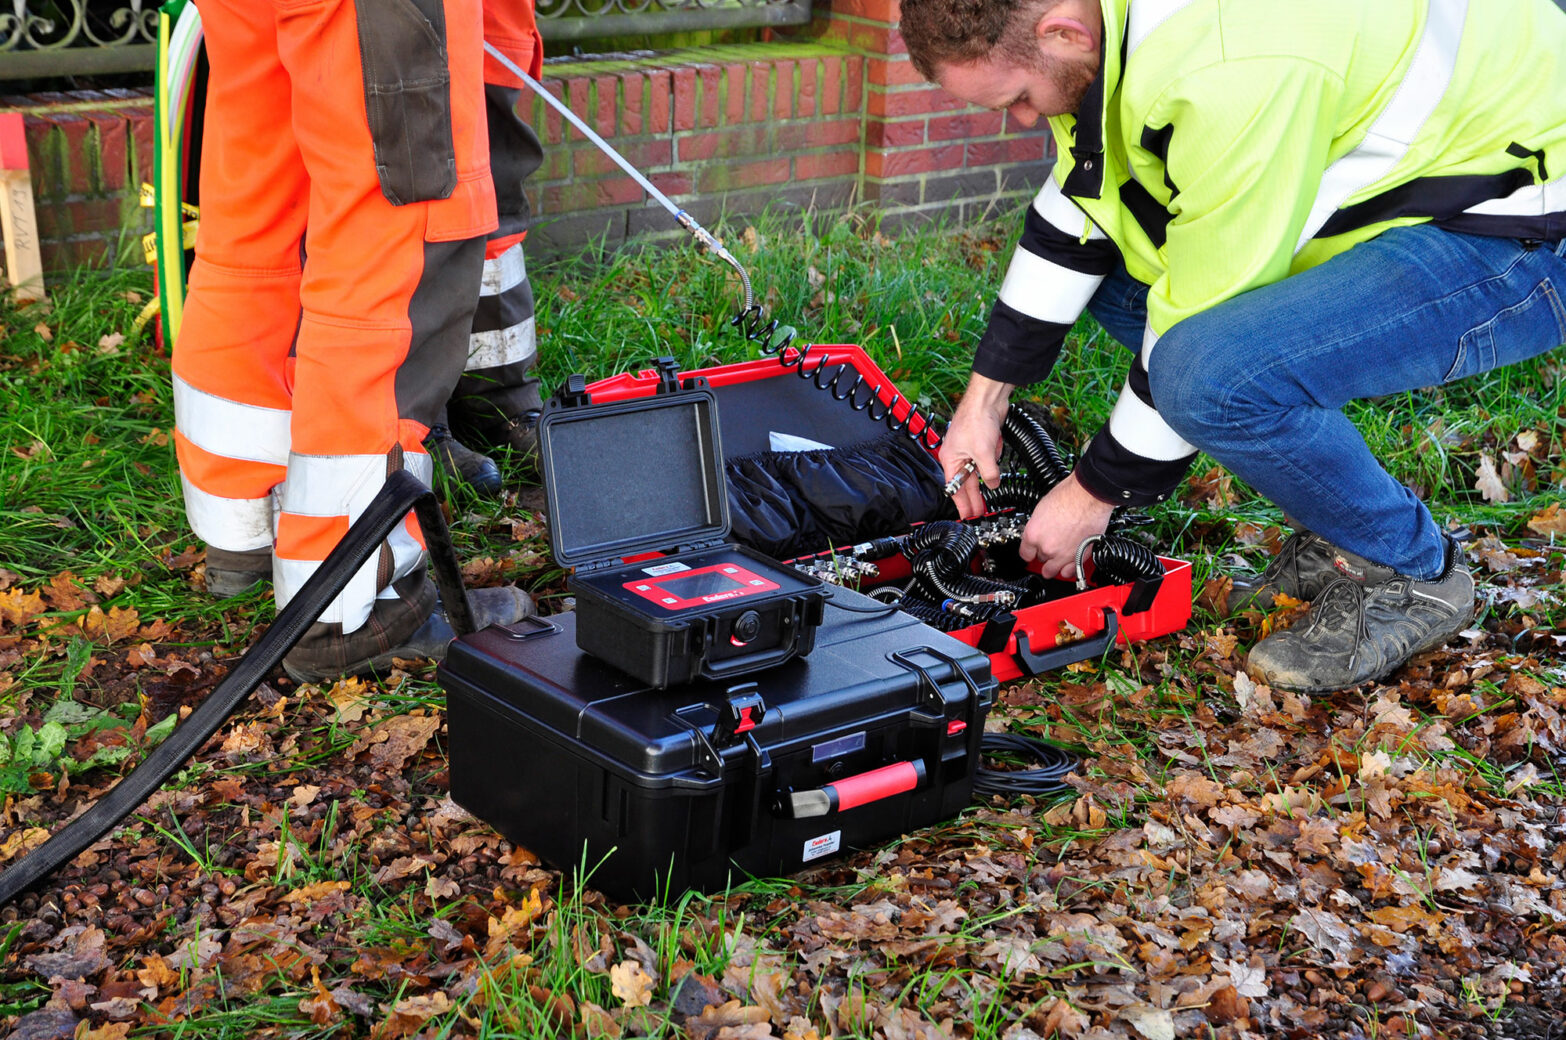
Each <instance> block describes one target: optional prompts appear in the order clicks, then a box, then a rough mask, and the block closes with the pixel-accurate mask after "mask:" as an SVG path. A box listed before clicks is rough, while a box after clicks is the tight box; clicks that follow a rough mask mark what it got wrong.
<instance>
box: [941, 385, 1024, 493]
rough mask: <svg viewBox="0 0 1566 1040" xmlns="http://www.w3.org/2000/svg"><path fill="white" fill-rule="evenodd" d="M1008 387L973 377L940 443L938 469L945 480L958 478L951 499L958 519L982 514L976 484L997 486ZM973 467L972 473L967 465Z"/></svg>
mask: <svg viewBox="0 0 1566 1040" xmlns="http://www.w3.org/2000/svg"><path fill="white" fill-rule="evenodd" d="M1011 391H1012V387H1011V384H1009V383H998V382H996V381H995V380H993V379H989V378H986V377H985V376H981V375H977V374H975V375H974V376H972V377H971V378H970V379H969V380H968V389H967V390H966V391H965V392H964V393H963V395H962V401H961V403H959V404H958V405H957V413H956V414H955V415H953V416H952V422H951V425H950V426H948V427H947V428H946V437H945V438H944V439H943V440H942V441H941V450H940V460H941V469H942V471H943V472H944V473H945V474H946V479H947V480H952V479H954V478H956V477H958V476H959V475H960V476H961V478H962V482H961V484H960V485H959V486H958V488H957V491H956V492H955V493H954V494H953V495H952V501H953V502H954V503H956V506H957V513H958V515H959V516H961V517H963V518H964V519H967V518H969V517H974V516H982V515H983V514H984V496H983V495H982V494H981V493H980V491H979V481H980V480H982V481H984V483H986V484H988V485H989V486H990V487H995V486H997V485H998V484H999V483H1000V453H1001V423H1002V422H1004V421H1005V419H1006V404H1007V401H1008V400H1009V399H1010V397H1011ZM970 462H971V463H972V464H973V467H972V469H970V468H969V465H968V464H969V463H970Z"/></svg>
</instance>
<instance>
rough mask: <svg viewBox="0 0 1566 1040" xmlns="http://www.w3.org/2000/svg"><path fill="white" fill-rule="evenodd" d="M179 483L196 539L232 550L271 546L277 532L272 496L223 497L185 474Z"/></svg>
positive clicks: (245, 550) (246, 550) (186, 512)
mask: <svg viewBox="0 0 1566 1040" xmlns="http://www.w3.org/2000/svg"><path fill="white" fill-rule="evenodd" d="M180 485H181V486H182V487H183V488H184V491H185V516H186V517H187V518H189V520H190V529H191V530H192V531H194V532H196V537H197V538H200V539H201V540H202V541H203V542H206V543H207V544H208V545H215V546H217V547H218V548H219V549H227V550H228V551H229V552H249V551H250V550H252V549H266V548H269V547H270V546H271V544H272V536H273V534H274V531H273V528H272V515H273V502H272V496H271V495H263V496H261V497H260V498H222V497H220V496H218V495H213V494H209V493H208V492H205V491H203V490H201V489H200V488H198V487H197V486H196V485H194V484H192V483H191V482H190V480H189V479H188V478H186V477H185V476H183V475H181V476H180Z"/></svg>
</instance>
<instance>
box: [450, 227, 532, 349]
mask: <svg viewBox="0 0 1566 1040" xmlns="http://www.w3.org/2000/svg"><path fill="white" fill-rule="evenodd" d="M479 297H480V299H481V300H483V299H486V298H488V299H495V298H497V297H501V298H508V299H506V300H505V302H506V303H507V304H509V305H510V306H512V307H515V308H516V309H517V310H521V309H523V308H524V307H525V309H526V312H527V316H526V317H525V318H524V319H523V320H522V321H519V322H517V323H516V324H514V325H508V326H506V327H505V328H503V329H485V330H484V331H475V332H474V333H473V334H472V335H471V336H469V337H468V360H467V363H466V364H465V365H464V366H463V369H464V370H465V371H468V372H477V371H481V370H483V369H487V368H499V367H500V366H502V365H514V364H517V363H518V362H522V361H531V360H533V359H534V358H535V357H537V356H538V333H537V328H536V323H535V322H534V319H533V290H532V287H531V286H530V285H529V284H528V280H527V262H526V259H525V258H524V257H523V255H522V243H520V242H515V243H513V244H512V245H510V246H509V247H507V248H506V250H505V252H503V253H501V254H500V255H499V256H497V257H493V258H489V259H486V260H485V261H484V275H483V280H482V282H481V283H480V286H479ZM481 306H482V304H481Z"/></svg>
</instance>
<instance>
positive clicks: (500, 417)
mask: <svg viewBox="0 0 1566 1040" xmlns="http://www.w3.org/2000/svg"><path fill="white" fill-rule="evenodd" d="M447 408H448V409H449V411H450V414H451V426H452V429H454V430H456V431H457V432H458V435H459V436H461V437H462V439H463V440H465V441H467V442H468V443H469V444H476V445H479V446H481V447H483V448H484V450H486V451H489V452H493V453H494V454H495V455H496V457H497V458H498V459H499V460H500V461H501V463H502V464H503V465H504V466H505V467H506V469H507V472H508V474H515V475H516V476H518V477H520V478H521V479H522V480H523V481H526V482H532V481H534V480H536V479H537V477H538V473H539V467H538V416H539V413H540V411H541V410H542V408H543V402H542V400H541V399H540V392H539V386H538V377H537V376H535V375H533V362H532V361H531V360H529V361H527V362H523V363H518V364H515V365H508V366H504V367H501V368H494V369H486V370H481V371H475V372H465V373H463V375H462V378H461V379H460V380H458V382H457V390H456V392H454V393H453V394H452V395H451V400H450V402H448V404H447Z"/></svg>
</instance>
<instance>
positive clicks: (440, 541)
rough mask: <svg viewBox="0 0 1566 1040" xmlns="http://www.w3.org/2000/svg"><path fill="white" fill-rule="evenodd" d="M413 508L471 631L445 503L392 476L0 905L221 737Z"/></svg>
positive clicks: (457, 614)
mask: <svg viewBox="0 0 1566 1040" xmlns="http://www.w3.org/2000/svg"><path fill="white" fill-rule="evenodd" d="M410 508H411V509H413V510H414V511H415V512H416V513H418V517H419V524H420V526H421V527H422V528H423V531H424V541H425V544H426V546H428V547H429V550H430V557H431V559H432V561H433V563H434V565H435V577H436V583H437V585H438V586H439V588H440V593H441V599H442V602H443V603H444V605H445V609H446V613H447V616H448V618H449V619H450V621H451V626H452V628H453V630H455V631H456V632H457V634H458V635H465V634H467V633H468V632H471V631H472V629H473V625H472V615H471V613H470V612H469V610H468V602H467V594H466V593H465V592H464V591H463V589H462V575H461V572H460V571H459V569H458V567H457V561H456V557H455V555H454V554H453V552H452V548H451V535H450V532H449V531H448V530H447V528H446V520H445V517H444V516H442V515H441V511H440V504H439V503H438V502H437V501H436V499H435V495H434V494H433V493H432V492H431V491H430V489H429V488H427V487H425V486H424V485H423V483H421V482H420V481H419V479H418V478H417V477H415V476H413V475H412V474H411V473H408V472H407V471H405V470H404V471H399V472H397V473H393V474H392V475H391V476H390V477H388V478H387V480H386V483H385V485H384V486H383V487H382V488H381V490H380V492H379V493H378V494H376V496H375V498H374V499H373V500H371V502H370V504H369V506H368V507H366V509H365V511H364V514H363V515H362V516H360V517H359V519H358V520H356V521H354V523H353V526H351V527H349V528H348V532H347V534H345V535H344V536H343V540H342V541H341V542H339V543H338V544H337V547H336V548H335V549H333V550H332V551H331V553H330V554H329V555H328V556H327V557H326V560H325V562H323V563H322V564H321V566H320V567H318V568H316V571H315V573H314V574H312V575H311V576H310V579H309V580H308V581H306V582H305V583H304V586H303V587H302V588H300V590H299V592H298V594H297V595H295V596H294V598H293V600H292V601H290V602H289V604H288V606H286V607H284V608H283V609H282V610H281V611H279V612H278V615H277V619H276V620H275V621H273V622H272V626H271V627H270V628H268V629H267V630H266V634H265V635H263V636H262V637H261V638H260V639H258V640H257V641H256V645H255V646H253V647H251V648H250V651H249V652H248V653H246V654H245V656H244V657H242V658H240V660H239V663H238V664H236V665H235V666H234V670H233V671H231V672H229V673H228V675H227V676H226V677H225V678H224V679H223V681H222V682H221V683H219V684H218V686H217V689H215V690H213V691H212V693H211V694H210V695H208V697H207V699H206V700H204V701H202V702H201V704H200V705H199V706H198V707H197V708H196V709H195V710H194V711H192V712H191V713H190V715H189V716H187V717H186V719H185V721H184V722H183V723H181V724H180V726H179V728H178V729H176V730H175V731H174V732H173V733H172V734H170V735H169V737H168V738H167V739H166V740H164V741H163V743H161V744H159V745H158V746H157V747H156V748H154V749H153V750H152V753H151V754H149V755H148V756H147V758H146V760H145V761H144V762H142V763H141V765H139V766H137V767H136V768H135V769H133V770H131V772H130V774H129V775H127V776H125V777H122V778H121V779H120V781H119V783H117V784H115V785H114V786H113V787H112V788H110V790H109V793H108V794H106V795H104V796H103V797H102V798H99V799H98V800H97V801H96V802H94V803H93V805H92V807H91V808H89V809H88V810H87V811H86V812H84V813H82V814H81V815H80V816H78V817H77V818H76V819H74V820H72V821H71V822H70V823H68V824H66V825H65V827H64V828H63V829H62V830H61V831H60V832H59V833H57V834H55V835H54V836H53V837H51V838H50V839H49V840H48V841H46V842H44V843H43V844H42V845H41V846H39V847H38V848H37V849H36V850H34V851H33V852H32V853H30V854H28V855H27V856H25V857H23V858H22V859H21V860H19V861H18V862H16V863H14V864H12V865H11V867H10V868H9V869H8V870H6V872H5V873H4V874H0V905H4V904H6V903H9V902H10V901H11V900H12V899H15V898H16V897H17V896H19V895H21V894H22V893H23V892H25V891H26V890H27V889H29V888H31V887H32V886H33V885H35V884H36V883H38V882H39V881H41V880H43V879H44V878H45V877H47V876H48V875H50V874H52V873H54V871H55V870H57V869H59V868H60V867H61V866H62V865H64V864H65V863H66V862H68V861H69V860H71V859H74V858H75V857H76V855H77V853H79V852H81V851H82V850H83V849H85V848H87V846H89V845H91V844H92V843H93V842H95V841H97V840H98V839H99V838H101V837H103V836H104V835H105V834H107V833H108V832H109V831H111V830H113V829H114V827H115V825H117V824H118V823H119V822H120V821H121V820H123V819H124V818H125V817H127V816H129V815H130V814H131V813H132V812H133V811H134V810H135V809H136V807H137V806H138V805H140V804H141V803H142V802H144V801H146V800H147V798H148V796H149V795H151V794H152V793H153V792H154V791H155V790H157V789H158V788H159V787H161V786H162V785H163V782H164V781H165V780H167V779H168V778H169V777H170V776H171V775H173V773H174V771H175V770H177V769H179V767H180V766H182V765H183V764H184V763H185V761H186V759H188V758H190V756H191V755H193V754H195V752H196V750H197V749H198V748H200V747H201V745H202V744H204V743H206V741H207V739H208V738H209V737H211V736H212V734H214V733H216V732H217V731H218V727H219V726H221V725H223V723H224V722H226V721H227V720H228V717H229V716H230V715H232V714H233V713H234V710H235V709H236V708H238V707H239V704H240V702H241V701H243V700H244V699H245V698H246V697H247V696H249V695H250V691H252V690H254V689H255V688H256V687H257V686H259V685H260V684H261V680H262V679H264V678H266V676H267V673H269V672H270V671H271V670H272V669H273V668H275V667H276V666H277V663H278V662H279V661H281V660H282V659H283V655H284V654H286V653H288V651H289V650H291V649H293V646H294V644H295V643H297V642H299V639H300V637H301V636H303V635H304V634H305V631H306V630H307V629H308V628H309V627H310V626H311V625H312V624H314V623H315V621H316V619H317V618H319V617H320V616H321V613H322V611H324V610H325V609H326V608H327V606H328V605H329V604H330V603H331V602H332V600H333V599H335V598H336V597H337V594H338V593H340V592H341V591H342V590H343V588H344V587H346V586H347V584H348V580H349V579H350V578H352V577H353V575H354V572H355V571H357V570H358V569H359V567H360V566H361V565H362V564H363V563H364V561H365V560H368V559H369V558H370V556H371V554H373V553H375V552H376V551H377V550H378V549H379V548H380V545H381V543H382V542H384V541H385V540H386V536H387V535H388V534H390V533H391V530H392V528H393V527H395V526H396V525H397V524H399V523H401V522H402V519H403V517H404V516H406V515H407V513H408V510H409V509H410Z"/></svg>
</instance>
